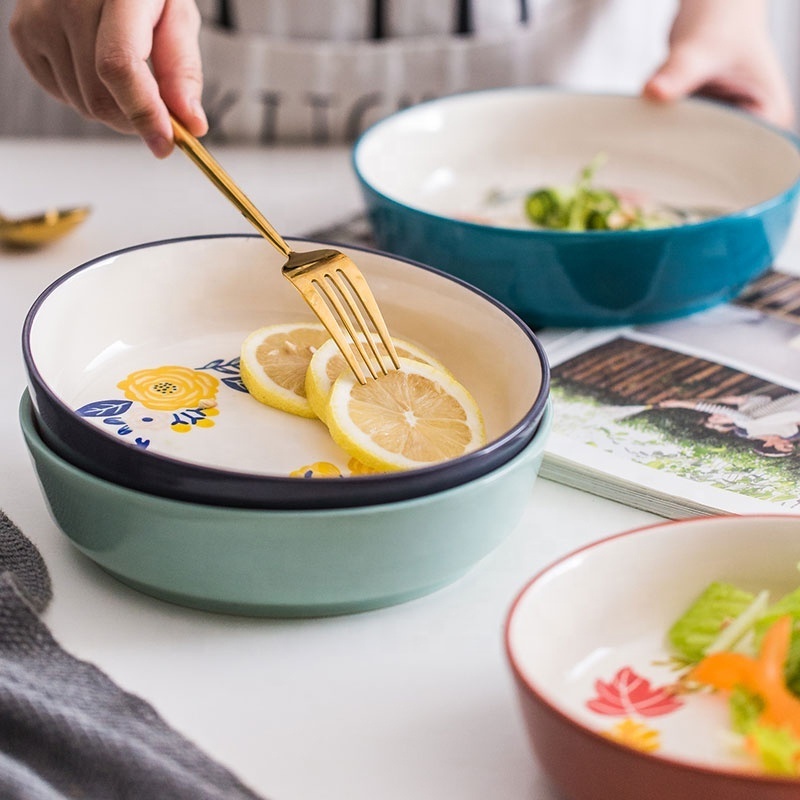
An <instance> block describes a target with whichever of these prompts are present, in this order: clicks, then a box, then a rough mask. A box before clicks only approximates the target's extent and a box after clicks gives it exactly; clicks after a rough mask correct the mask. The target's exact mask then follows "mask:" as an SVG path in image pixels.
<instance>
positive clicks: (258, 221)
mask: <svg viewBox="0 0 800 800" xmlns="http://www.w3.org/2000/svg"><path fill="white" fill-rule="evenodd" d="M170 119H171V120H172V132H173V135H174V137H175V144H176V145H178V147H180V148H181V150H183V152H184V153H186V155H188V156H189V158H191V159H192V161H194V163H195V164H197V166H198V167H200V169H201V170H202V171H203V172H205V174H206V175H207V176H208V177H209V178H210V179H211V182H212V183H213V184H214V185H215V186H216V187H217V188H218V189H219V190H220V191H221V192H222V194H224V195H225V196H226V197H227V198H228V200H230V201H231V202H232V203H233V204H234V205H235V206H236V208H238V209H239V211H241V212H242V215H243V216H244V218H245V219H246V220H248V222H250V223H251V224H252V225H253V226H254V227H255V228H256V230H257V231H258V232H259V233H260V234H261V235H262V236H263V237H264V238H265V239H267V240H268V241H269V242H270V244H272V246H273V247H275V248H276V249H277V250H280V252H281V253H283V255H284V256H286V257H287V258H288V257H289V256H290V255H291V253H292V250H291V248H290V247H289V245H288V244H286V242H285V241H284V240H283V237H282V236H281V235H280V234H279V233H278V232H277V231H276V230H275V228H273V227H272V225H271V224H270V223H269V221H268V220H267V218H266V217H265V216H264V215H263V214H262V213H261V212H260V211H259V210H258V209H257V208H256V207H255V206H254V205H253V203H252V201H251V200H250V199H249V198H248V197H247V195H246V194H245V193H244V192H243V191H242V190H241V189H240V188H239V187H238V186H237V185H236V184H235V183H234V182H233V179H232V178H231V177H230V176H229V175H228V173H227V172H225V170H224V169H222V167H221V166H220V165H219V164H218V163H217V161H216V160H215V159H214V157H213V156H212V155H211V153H209V152H208V150H206V148H205V147H203V145H202V144H200V142H199V141H198V140H197V139H196V138H195V137H194V136H192V134H191V133H189V131H187V130H186V128H184V127H183V125H181V123H180V122H178V120H176V119H175V117H173V116H172V115H171V114H170Z"/></svg>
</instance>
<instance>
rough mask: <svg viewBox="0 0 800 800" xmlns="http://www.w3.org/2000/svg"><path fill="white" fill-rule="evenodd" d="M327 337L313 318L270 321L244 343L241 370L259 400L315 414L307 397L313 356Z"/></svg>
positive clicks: (301, 414) (326, 333) (282, 407)
mask: <svg viewBox="0 0 800 800" xmlns="http://www.w3.org/2000/svg"><path fill="white" fill-rule="evenodd" d="M328 339H330V334H329V333H328V332H327V331H326V330H325V328H324V327H323V326H322V325H320V324H318V323H313V322H302V323H286V324H282V325H269V326H267V327H266V328H259V329H258V330H256V331H253V332H252V333H251V334H249V335H248V337H247V338H246V339H245V340H244V342H243V343H242V353H241V359H240V362H239V370H240V373H241V376H242V381H243V383H244V385H245V386H246V387H247V391H249V392H250V394H251V395H252V396H253V397H254V398H255V399H256V400H258V401H259V402H261V403H265V404H266V405H268V406H272V407H273V408H279V409H280V410H281V411H288V412H289V413H290V414H297V415H298V416H300V417H311V418H314V417H316V414H315V413H314V411H313V410H312V408H311V405H310V404H309V402H308V398H307V397H306V372H307V371H308V365H309V363H310V361H311V357H312V356H313V355H314V353H315V351H316V350H317V349H318V348H320V347H321V346H322V345H323V344H324V343H325V342H326V341H327V340H328Z"/></svg>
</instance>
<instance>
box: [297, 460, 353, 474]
mask: <svg viewBox="0 0 800 800" xmlns="http://www.w3.org/2000/svg"><path fill="white" fill-rule="evenodd" d="M289 477H290V478H341V477H342V472H341V470H340V469H339V467H337V466H336V464H331V463H330V461H315V462H314V463H313V464H309V465H308V466H305V467H300V469H295V470H293V471H292V472H290V473H289Z"/></svg>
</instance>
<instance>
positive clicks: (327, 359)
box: [306, 334, 449, 421]
mask: <svg viewBox="0 0 800 800" xmlns="http://www.w3.org/2000/svg"><path fill="white" fill-rule="evenodd" d="M375 338H376V340H377V336H376V337H375ZM360 339H361V341H362V342H366V341H367V337H366V336H364V335H363V334H362V335H361V336H360ZM392 341H393V342H394V347H395V350H396V351H397V355H398V356H399V357H400V358H410V359H413V360H414V361H422V362H423V363H425V364H432V365H433V366H435V367H439V369H441V370H443V371H445V372H449V370H448V369H447V368H446V367H445V366H444V364H442V363H441V362H439V361H437V360H436V359H435V358H434V357H433V356H432V355H430V354H429V353H426V352H425V351H424V350H423V349H422V348H420V347H417V346H416V345H415V344H411V342H406V341H405V340H403V339H397V338H394V337H392ZM376 344H377V347H378V352H379V353H380V354H381V355H382V356H388V353H387V352H386V348H385V347H384V346H383V344H382V343H381V342H379V341H376ZM353 350H354V351H355V348H353ZM346 368H347V363H346V362H345V360H344V356H343V355H342V354H341V352H340V351H339V348H338V347H337V345H336V342H334V341H333V339H329V340H328V341H327V342H325V344H323V345H322V347H320V348H319V349H318V350H317V351H316V352H315V353H314V355H313V356H312V358H311V363H310V364H309V365H308V372H306V397H307V398H308V402H309V403H310V405H311V408H312V409H313V410H314V413H315V414H316V415H317V416H318V417H319V418H320V419H321V420H323V421H324V420H325V414H326V409H327V407H328V400H329V399H330V395H331V389H332V388H333V383H334V381H335V380H336V379H337V378H338V377H339V376H340V375H341V374H342V372H343V371H344V370H345V369H346Z"/></svg>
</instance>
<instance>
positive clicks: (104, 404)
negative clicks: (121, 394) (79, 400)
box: [75, 400, 132, 417]
mask: <svg viewBox="0 0 800 800" xmlns="http://www.w3.org/2000/svg"><path fill="white" fill-rule="evenodd" d="M131 405H132V403H131V401H130V400H98V401H96V402H94V403H88V404H87V405H85V406H81V407H80V408H79V409H78V410H77V411H76V412H75V413H76V414H80V415H81V416H82V417H116V416H119V415H120V414H124V413H125V412H126V411H127V410H128V409H129V408H130V407H131Z"/></svg>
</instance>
